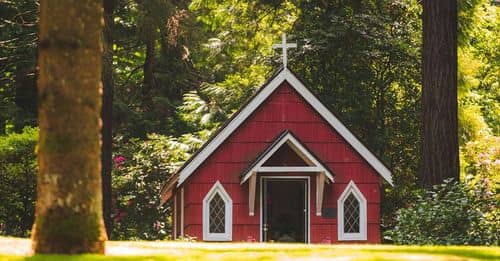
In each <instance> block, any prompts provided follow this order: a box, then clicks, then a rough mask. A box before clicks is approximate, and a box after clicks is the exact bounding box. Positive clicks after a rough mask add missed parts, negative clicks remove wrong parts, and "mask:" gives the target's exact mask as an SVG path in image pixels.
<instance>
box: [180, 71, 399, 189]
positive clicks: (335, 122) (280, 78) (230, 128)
mask: <svg viewBox="0 0 500 261" xmlns="http://www.w3.org/2000/svg"><path fill="white" fill-rule="evenodd" d="M284 81H287V82H288V83H290V85H291V86H292V88H294V89H295V90H296V91H297V92H298V93H299V94H300V95H301V96H302V97H303V98H304V99H305V100H306V101H307V102H308V103H309V104H311V106H312V107H313V108H314V109H315V110H316V111H317V112H318V113H319V114H320V115H321V116H322V117H323V118H324V119H325V120H326V121H327V122H328V123H329V124H330V125H331V126H332V127H333V128H334V129H335V130H336V131H337V132H338V133H339V134H340V135H341V136H342V137H343V138H344V139H345V140H346V141H347V142H348V143H349V144H350V145H351V146H352V147H353V148H354V149H355V150H356V151H357V152H358V153H359V154H360V155H361V156H362V157H363V158H364V159H365V160H366V161H367V162H368V163H369V164H370V165H371V166H372V167H373V168H374V169H375V170H376V171H377V172H378V173H379V174H380V175H381V176H382V177H383V178H384V179H385V180H386V181H387V182H388V183H389V184H391V185H393V183H392V175H391V172H390V171H389V169H387V168H386V167H385V166H384V164H382V162H380V161H379V160H378V159H377V157H376V156H375V155H373V154H372V153H371V152H370V151H369V150H368V149H367V148H366V147H365V146H364V145H363V144H362V143H361V142H360V141H359V140H358V139H357V138H356V136H354V135H353V134H352V133H351V132H350V131H349V130H348V129H347V128H346V127H345V126H344V124H342V122H341V121H340V120H339V119H337V117H335V116H334V115H333V114H332V113H331V112H330V111H329V110H328V109H327V108H326V107H325V106H324V105H323V104H322V103H321V102H320V101H319V100H318V99H317V98H316V97H315V96H314V95H313V94H312V93H311V92H310V91H309V90H308V89H307V88H306V87H305V86H304V85H303V84H302V83H301V82H300V81H299V80H298V79H297V77H295V75H294V74H293V73H292V72H291V71H290V70H288V69H287V68H284V69H283V70H282V71H281V72H280V73H279V74H278V75H277V76H275V77H274V78H273V79H272V80H271V81H270V82H269V83H268V84H267V85H266V86H264V87H262V90H261V91H260V92H259V93H258V94H257V95H256V96H255V97H254V98H253V99H252V100H250V102H249V103H248V104H247V105H246V107H244V108H243V109H242V110H241V111H240V112H239V113H238V114H237V115H236V116H235V117H234V118H233V119H232V120H231V121H230V122H229V123H228V124H227V125H226V127H225V128H224V129H222V130H221V131H220V132H219V133H218V134H217V136H216V137H215V138H213V139H212V140H211V141H210V143H209V144H207V146H205V147H204V148H203V149H202V150H201V151H200V152H199V153H198V154H196V156H195V157H194V158H193V159H192V160H191V161H190V162H189V163H188V164H187V165H186V166H185V167H184V168H183V169H182V170H181V172H180V173H179V180H178V182H177V186H178V187H179V186H180V185H181V184H182V183H183V182H184V181H185V180H186V179H187V178H188V177H189V176H190V175H191V174H192V173H193V172H194V171H195V170H196V169H197V168H198V167H199V166H200V165H201V164H202V163H203V162H204V161H205V160H206V159H207V158H208V157H209V156H210V155H211V154H212V153H213V152H214V151H215V150H216V149H217V148H218V147H219V146H220V145H221V144H222V143H223V142H224V141H225V140H226V139H227V138H228V137H229V136H230V135H231V134H232V133H233V132H234V131H235V130H236V129H237V128H238V127H239V126H240V125H241V124H242V123H243V122H244V121H245V120H246V119H247V118H248V117H249V116H250V115H251V114H252V113H253V112H254V111H255V110H256V109H257V108H258V107H259V106H260V105H261V104H262V103H263V102H264V101H265V100H266V98H267V97H269V95H271V93H273V91H274V90H276V88H278V86H280V84H281V83H282V82H284Z"/></svg>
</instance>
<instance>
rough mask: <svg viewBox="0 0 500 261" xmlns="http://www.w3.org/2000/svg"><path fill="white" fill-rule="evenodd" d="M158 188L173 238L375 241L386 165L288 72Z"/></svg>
mask: <svg viewBox="0 0 500 261" xmlns="http://www.w3.org/2000/svg"><path fill="white" fill-rule="evenodd" d="M277 46H278V47H280V48H283V65H284V67H283V69H281V70H280V71H279V72H278V73H277V74H275V75H274V76H273V77H272V78H271V79H270V80H269V81H268V83H266V84H265V85H264V86H263V87H261V88H260V89H259V91H258V92H257V93H256V94H255V95H254V96H253V97H252V98H251V99H250V100H249V101H248V102H247V103H246V104H245V105H244V106H243V107H242V108H241V109H240V110H239V111H238V112H236V113H235V114H234V115H233V117H232V118H231V119H229V120H228V122H227V123H226V124H225V125H224V126H223V127H222V128H221V129H219V131H218V132H217V133H216V134H215V135H213V137H212V138H211V139H210V140H208V141H207V142H206V143H205V145H204V146H203V147H202V148H201V149H200V150H199V151H198V152H197V153H195V154H194V155H193V156H192V157H191V158H190V159H189V160H188V161H187V162H186V163H185V164H184V165H183V166H182V167H181V168H180V169H179V170H178V171H177V172H176V173H175V174H174V175H172V176H171V177H170V178H169V179H168V180H167V182H166V183H165V185H164V186H163V188H162V191H161V198H162V203H166V202H171V203H172V208H173V219H172V220H173V237H174V238H178V237H181V236H190V237H196V238H197V239H198V240H201V241H236V242H238V241H256V242H269V241H273V242H304V243H348V242H367V243H379V242H380V240H381V235H380V198H381V197H380V194H381V183H382V182H383V181H386V182H388V183H389V184H391V185H392V178H391V172H390V171H389V170H388V168H387V167H386V166H385V165H384V164H383V163H382V162H381V161H380V160H379V159H378V158H377V157H376V156H375V155H374V154H373V153H372V152H370V150H368V149H367V148H366V146H365V145H363V143H361V142H360V141H359V140H358V138H356V136H355V135H353V134H352V133H351V132H350V131H349V130H348V129H347V128H346V126H345V125H344V124H343V123H342V122H341V121H339V119H338V118H337V117H335V116H334V114H332V113H331V112H330V111H329V110H328V109H327V108H326V107H325V106H324V105H323V104H322V103H321V102H320V101H319V100H318V98H316V97H315V96H314V95H313V94H312V92H311V91H310V90H309V89H307V88H306V86H304V84H303V83H302V82H301V81H300V80H298V79H297V77H296V76H295V75H294V73H292V72H291V71H290V70H289V69H288V68H287V67H286V48H290V47H294V46H293V44H287V43H286V40H285V38H284V42H283V44H282V45H277Z"/></svg>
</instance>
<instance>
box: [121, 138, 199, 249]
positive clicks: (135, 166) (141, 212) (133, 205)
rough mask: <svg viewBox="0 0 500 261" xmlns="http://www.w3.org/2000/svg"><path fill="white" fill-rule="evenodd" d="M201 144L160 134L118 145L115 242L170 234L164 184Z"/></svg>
mask: <svg viewBox="0 0 500 261" xmlns="http://www.w3.org/2000/svg"><path fill="white" fill-rule="evenodd" d="M200 144H201V140H198V139H197V138H195V137H194V136H192V135H184V136H182V137H181V138H180V139H175V138H171V137H166V136H162V135H157V134H151V135H148V138H147V139H146V140H138V139H132V140H129V141H127V142H118V148H117V149H116V150H115V155H114V164H115V167H114V170H113V173H112V175H113V181H112V183H113V185H112V187H113V198H114V200H113V201H114V204H113V205H114V213H113V220H114V226H113V234H112V236H113V239H118V240H125V239H127V240H130V239H146V240H157V239H164V238H166V237H167V236H168V234H169V232H170V224H171V222H169V220H168V219H169V216H170V207H169V206H168V205H163V206H160V189H161V186H162V184H163V183H164V182H165V181H166V180H167V178H168V177H169V175H170V174H171V173H173V172H174V171H175V170H176V169H177V168H178V167H179V166H180V164H182V162H184V161H185V160H186V159H187V158H188V157H189V155H190V153H191V152H192V151H193V150H194V149H195V148H196V147H198V146H199V145H200Z"/></svg>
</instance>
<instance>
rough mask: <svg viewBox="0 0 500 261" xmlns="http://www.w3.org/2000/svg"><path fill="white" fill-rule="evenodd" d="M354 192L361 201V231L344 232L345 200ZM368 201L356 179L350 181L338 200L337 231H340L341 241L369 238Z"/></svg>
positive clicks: (339, 238) (339, 237)
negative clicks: (355, 181)
mask: <svg viewBox="0 0 500 261" xmlns="http://www.w3.org/2000/svg"><path fill="white" fill-rule="evenodd" d="M351 193H352V194H353V195H354V197H355V198H356V199H357V200H358V202H359V208H360V209H359V218H360V220H359V233H345V232H344V201H345V200H346V199H347V197H348V196H349V195H350V194H351ZM366 208H367V202H366V198H365V197H364V196H363V193H361V191H360V190H359V189H358V187H357V186H356V184H355V183H354V181H352V180H351V181H350V182H349V184H348V185H347V187H346V188H345V189H344V192H342V194H341V195H340V197H339V199H338V200H337V209H338V213H337V214H338V215H337V219H338V222H337V232H338V240H339V241H353V240H357V241H360V240H367V225H368V224H367V223H368V222H367V212H366Z"/></svg>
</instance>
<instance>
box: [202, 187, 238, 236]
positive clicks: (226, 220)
mask: <svg viewBox="0 0 500 261" xmlns="http://www.w3.org/2000/svg"><path fill="white" fill-rule="evenodd" d="M232 212H233V201H232V200H231V197H229V194H227V192H226V190H224V187H223V186H222V184H221V183H220V182H219V181H217V182H216V183H215V184H214V186H213V187H212V188H211V189H210V191H209V192H208V193H207V195H206V196H205V198H204V199H203V240H205V241H231V240H232V226H233V220H232V218H233V213H232Z"/></svg>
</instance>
